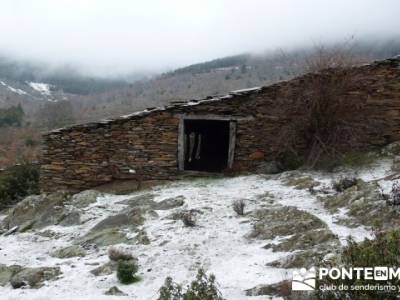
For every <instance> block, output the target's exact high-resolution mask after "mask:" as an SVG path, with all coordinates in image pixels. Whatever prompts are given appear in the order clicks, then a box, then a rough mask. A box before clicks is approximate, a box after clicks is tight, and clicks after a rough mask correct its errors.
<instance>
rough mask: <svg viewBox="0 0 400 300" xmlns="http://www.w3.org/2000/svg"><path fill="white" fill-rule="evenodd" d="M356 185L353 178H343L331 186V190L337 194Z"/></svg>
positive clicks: (355, 179) (355, 180)
mask: <svg viewBox="0 0 400 300" xmlns="http://www.w3.org/2000/svg"><path fill="white" fill-rule="evenodd" d="M356 184H357V178H355V177H344V178H341V179H339V181H337V182H335V183H334V184H333V189H334V190H335V191H337V192H343V191H344V190H346V189H348V188H351V187H352V186H354V185H356Z"/></svg>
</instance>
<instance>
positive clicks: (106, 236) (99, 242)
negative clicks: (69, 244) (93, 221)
mask: <svg viewBox="0 0 400 300" xmlns="http://www.w3.org/2000/svg"><path fill="white" fill-rule="evenodd" d="M132 242H133V240H131V239H128V238H127V237H126V234H125V233H123V232H121V231H120V230H118V229H117V228H107V229H103V230H100V231H90V232H89V233H88V234H86V235H85V236H83V237H81V238H80V239H78V240H77V241H76V244H80V245H88V244H92V245H96V246H97V247H103V246H110V245H115V244H122V243H124V244H132Z"/></svg>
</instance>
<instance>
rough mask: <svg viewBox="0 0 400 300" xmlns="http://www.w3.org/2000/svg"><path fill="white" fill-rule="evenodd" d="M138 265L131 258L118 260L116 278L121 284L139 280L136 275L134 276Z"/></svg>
mask: <svg viewBox="0 0 400 300" xmlns="http://www.w3.org/2000/svg"><path fill="white" fill-rule="evenodd" d="M138 269H139V268H138V265H137V264H136V262H135V261H133V260H129V261H126V260H120V261H118V266H117V278H118V280H119V281H120V282H121V283H123V284H130V283H134V282H137V281H139V280H140V278H139V277H138V276H135V274H136V272H137V271H138Z"/></svg>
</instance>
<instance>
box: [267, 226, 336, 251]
mask: <svg viewBox="0 0 400 300" xmlns="http://www.w3.org/2000/svg"><path fill="white" fill-rule="evenodd" d="M315 247H316V248H318V249H321V250H322V248H323V249H325V250H327V249H333V248H339V247H340V242H339V239H338V237H337V236H336V235H334V234H333V233H332V232H331V231H330V230H329V229H327V228H323V229H315V230H309V231H305V232H297V233H295V234H293V235H291V236H290V237H289V238H287V239H284V240H283V241H281V242H280V243H278V244H273V245H271V248H272V250H273V251H274V252H277V251H280V252H291V251H296V250H307V249H313V248H315Z"/></svg>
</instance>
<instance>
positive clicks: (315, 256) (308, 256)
mask: <svg viewBox="0 0 400 300" xmlns="http://www.w3.org/2000/svg"><path fill="white" fill-rule="evenodd" d="M328 253H329V252H328V251H324V252H320V251H317V250H313V249H312V250H300V251H296V252H295V253H292V254H290V255H288V256H285V257H283V258H280V259H277V260H274V261H272V262H270V263H267V266H270V267H275V268H285V269H292V268H309V267H312V266H315V265H317V264H318V263H320V262H321V261H322V260H323V258H324V257H325V256H326V255H327V254H328Z"/></svg>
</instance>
